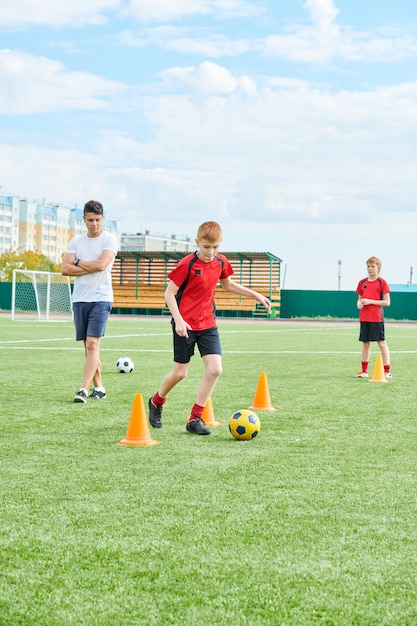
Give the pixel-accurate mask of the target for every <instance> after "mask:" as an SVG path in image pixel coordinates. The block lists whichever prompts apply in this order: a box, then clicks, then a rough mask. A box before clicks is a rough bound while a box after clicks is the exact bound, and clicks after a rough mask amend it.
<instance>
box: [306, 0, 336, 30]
mask: <svg viewBox="0 0 417 626" xmlns="http://www.w3.org/2000/svg"><path fill="white" fill-rule="evenodd" d="M304 7H305V8H306V9H307V10H308V11H310V13H311V18H312V21H313V23H314V24H315V25H316V26H317V27H318V28H319V30H321V31H322V32H329V31H332V30H333V29H334V28H335V24H334V21H335V18H336V16H337V14H338V13H339V11H338V9H337V8H336V7H335V6H334V2H333V0H307V2H306V3H305V5H304Z"/></svg>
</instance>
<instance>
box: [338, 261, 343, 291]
mask: <svg viewBox="0 0 417 626" xmlns="http://www.w3.org/2000/svg"><path fill="white" fill-rule="evenodd" d="M337 265H338V266H339V269H338V272H337V279H338V287H339V291H340V279H341V278H342V259H339V260H338V262H337Z"/></svg>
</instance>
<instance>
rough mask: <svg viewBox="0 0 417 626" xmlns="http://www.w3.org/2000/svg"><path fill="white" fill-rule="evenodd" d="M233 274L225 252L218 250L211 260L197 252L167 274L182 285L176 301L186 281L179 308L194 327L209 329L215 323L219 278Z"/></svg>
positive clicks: (196, 328) (193, 328) (178, 285)
mask: <svg viewBox="0 0 417 626" xmlns="http://www.w3.org/2000/svg"><path fill="white" fill-rule="evenodd" d="M190 266H191V269H190ZM232 274H233V268H232V266H231V265H230V263H229V261H228V260H227V259H226V257H225V256H223V255H222V254H216V256H215V257H214V259H213V260H212V261H210V262H209V263H205V262H204V261H201V260H200V259H199V258H198V256H197V253H196V252H195V253H193V254H188V255H187V256H186V257H184V258H183V259H181V261H179V263H178V265H177V267H176V268H175V269H173V270H172V272H170V273H169V274H168V278H169V279H170V280H172V281H173V282H174V283H175V284H176V285H177V287H179V288H180V289H179V291H178V294H177V301H178V295H179V294H180V293H181V285H183V283H184V282H185V281H187V283H186V286H185V288H184V291H183V292H182V294H181V298H180V301H179V305H178V308H179V310H180V313H181V315H182V317H183V318H184V320H185V321H186V322H187V323H188V324H189V325H190V326H191V328H192V330H207V329H208V328H213V327H214V326H215V325H216V321H215V305H214V292H215V289H216V286H217V283H218V282H219V280H221V279H223V278H227V277H228V276H231V275H232ZM187 278H188V279H187Z"/></svg>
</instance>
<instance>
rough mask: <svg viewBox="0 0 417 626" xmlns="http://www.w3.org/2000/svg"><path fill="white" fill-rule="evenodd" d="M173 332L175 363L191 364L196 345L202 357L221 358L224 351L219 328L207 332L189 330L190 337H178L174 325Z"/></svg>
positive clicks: (173, 325)
mask: <svg viewBox="0 0 417 626" xmlns="http://www.w3.org/2000/svg"><path fill="white" fill-rule="evenodd" d="M172 330H173V333H174V361H175V363H189V362H190V360H191V357H192V356H194V349H195V346H196V344H197V347H198V349H199V351H200V355H201V356H207V355H208V354H219V355H220V356H221V354H222V349H221V345H220V336H219V331H218V328H217V326H214V328H208V329H207V330H199V331H193V330H189V331H188V337H180V336H179V335H177V333H176V332H175V324H172Z"/></svg>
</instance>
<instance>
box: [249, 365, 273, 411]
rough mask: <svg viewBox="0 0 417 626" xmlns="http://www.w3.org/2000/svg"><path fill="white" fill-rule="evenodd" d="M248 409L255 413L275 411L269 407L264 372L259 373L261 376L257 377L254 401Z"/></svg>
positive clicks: (269, 401)
mask: <svg viewBox="0 0 417 626" xmlns="http://www.w3.org/2000/svg"><path fill="white" fill-rule="evenodd" d="M249 408H250V409H253V410H255V411H256V410H257V411H276V408H275V407H273V406H272V405H271V398H270V395H269V389H268V381H267V378H266V374H265V372H261V375H260V376H259V382H258V387H257V389H256V393H255V399H254V401H253V405H252V406H250V407H249Z"/></svg>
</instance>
